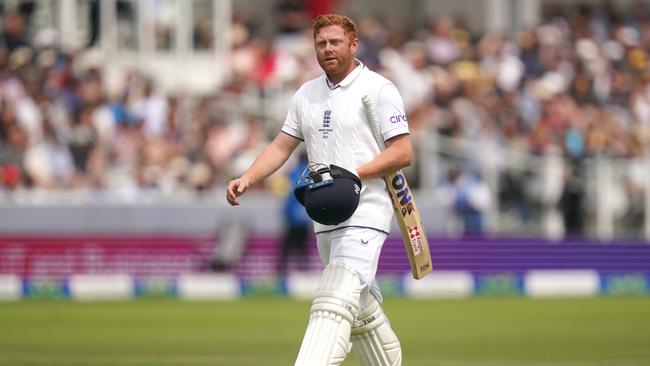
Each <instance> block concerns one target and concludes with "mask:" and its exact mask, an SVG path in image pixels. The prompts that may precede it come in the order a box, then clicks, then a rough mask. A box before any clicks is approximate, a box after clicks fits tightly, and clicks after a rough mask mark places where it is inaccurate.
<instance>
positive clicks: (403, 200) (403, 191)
mask: <svg viewBox="0 0 650 366" xmlns="http://www.w3.org/2000/svg"><path fill="white" fill-rule="evenodd" d="M390 184H391V186H393V189H394V190H395V195H396V196H397V200H398V201H399V206H400V211H401V212H402V216H406V215H410V214H411V212H413V202H412V201H413V198H412V197H411V192H410V191H409V187H408V186H407V185H406V179H405V178H404V175H402V172H398V173H397V174H395V176H394V177H393V180H392V181H391V182H390Z"/></svg>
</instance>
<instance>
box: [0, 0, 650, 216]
mask: <svg viewBox="0 0 650 366" xmlns="http://www.w3.org/2000/svg"><path fill="white" fill-rule="evenodd" d="M301 4H303V2H296V1H282V2H280V3H279V5H278V6H277V8H276V9H275V13H274V15H275V19H276V20H277V22H276V31H275V32H273V34H272V36H271V37H269V36H268V35H265V34H258V33H257V32H256V30H257V27H256V24H257V23H256V21H255V20H256V19H255V18H251V17H250V16H249V17H248V18H247V17H243V16H240V15H238V14H235V15H234V17H233V21H232V25H231V34H232V39H231V44H232V52H231V67H232V70H230V71H229V72H228V73H227V74H228V75H229V78H228V80H226V83H225V84H224V85H223V87H222V88H220V90H215V91H214V93H213V94H212V95H206V96H203V97H197V96H189V95H179V94H167V93H165V92H164V91H163V90H161V89H160V88H158V87H157V86H156V83H155V81H154V80H153V79H150V78H149V77H148V76H146V75H145V74H143V73H140V72H137V71H133V72H132V73H129V74H128V75H127V77H126V79H125V80H124V82H123V84H122V85H123V87H122V88H121V90H120V91H119V92H118V93H112V94H109V93H108V92H107V88H106V83H105V80H104V79H103V78H104V74H103V73H102V69H101V65H98V66H97V67H87V68H82V69H80V68H79V67H77V65H76V63H75V62H76V60H77V54H76V53H64V52H62V51H61V49H59V48H58V47H57V45H56V43H55V42H49V43H48V42H43V40H42V39H41V38H43V37H41V38H39V37H37V35H38V34H39V33H38V32H34V30H30V29H28V27H27V26H26V22H25V19H24V18H23V17H22V16H21V14H20V13H8V14H5V19H4V22H3V24H4V28H3V29H2V32H1V34H0V189H2V190H15V189H26V188H27V189H28V188H84V189H95V188H96V189H122V190H124V189H127V190H128V191H130V192H137V190H138V189H140V188H154V189H159V190H161V191H164V192H176V191H177V190H179V189H189V190H201V189H209V188H211V187H216V186H220V185H222V184H223V183H224V182H226V181H227V180H228V179H229V178H230V177H232V176H233V175H236V174H237V173H238V172H239V171H240V170H241V169H242V167H244V166H246V165H247V164H248V163H249V162H250V160H251V159H252V158H254V156H255V155H256V153H257V152H258V151H259V149H260V148H261V147H262V146H264V144H265V143H266V142H267V140H268V139H269V137H270V135H272V134H269V133H268V131H269V130H270V131H275V130H277V129H275V128H270V129H269V128H268V123H269V122H268V121H267V120H265V119H264V118H262V117H261V116H259V115H255V114H246V113H240V114H238V115H235V116H233V115H232V114H229V115H228V118H225V117H224V113H220V110H219V108H218V107H217V105H219V101H220V98H221V97H222V96H223V95H226V94H227V95H229V96H232V95H245V94H246V95H253V96H256V97H269V98H272V97H276V98H277V97H278V96H282V97H286V96H288V95H291V92H292V91H293V90H295V88H296V87H297V86H298V85H300V84H301V83H302V82H304V81H306V80H308V79H310V78H313V77H315V76H316V75H318V74H319V72H320V70H319V68H318V65H317V63H316V61H315V58H314V55H313V45H312V34H311V28H310V20H311V19H310V18H311V17H312V16H313V15H312V14H311V12H310V11H311V10H313V9H310V8H306V7H303V6H302V5H301ZM260 16H262V15H260ZM357 21H358V27H359V30H360V35H359V36H360V39H361V48H360V52H359V55H358V56H359V59H360V60H361V61H363V62H364V63H365V64H366V65H368V66H369V67H370V68H371V69H374V70H376V71H378V72H380V73H382V74H384V75H385V76H387V77H388V78H390V79H391V80H393V81H394V82H395V84H396V85H397V87H398V88H399V90H400V91H401V93H402V96H403V98H404V101H405V105H406V109H407V113H408V119H409V123H410V128H411V130H412V133H413V135H414V136H415V137H416V138H417V137H418V136H422V135H427V134H432V133H434V134H436V133H437V134H439V135H441V136H446V137H449V138H451V139H463V140H467V141H472V142H476V143H475V144H473V145H474V146H476V147H477V150H478V151H477V156H481V157H482V160H481V161H480V163H479V165H480V164H491V165H493V167H494V169H497V170H498V171H499V172H500V176H501V177H502V180H503V184H502V185H501V186H502V187H509V188H507V189H505V190H504V191H503V192H501V193H502V194H501V195H500V199H501V200H502V201H503V202H501V203H502V207H505V206H507V205H508V204H511V206H512V207H521V206H520V205H519V204H518V203H517V200H519V199H521V197H517V194H519V193H521V191H522V190H523V191H525V189H523V188H522V187H521V186H518V185H517V184H519V183H517V182H518V180H519V179H520V178H521V177H519V176H517V174H515V173H513V172H511V171H509V170H508V169H507V167H506V164H505V162H504V161H503V157H502V156H500V155H499V153H498V151H497V150H494V149H492V150H490V147H494V146H510V147H512V148H515V149H518V150H520V151H523V152H527V153H529V154H533V155H543V154H545V153H547V152H555V153H559V154H561V155H562V156H564V157H565V158H566V161H569V162H571V164H572V165H573V169H572V170H571V171H572V172H576V171H580V169H581V168H580V162H581V161H583V160H584V158H586V157H596V156H607V157H613V158H624V159H631V160H630V161H632V160H634V159H638V158H640V157H642V156H643V154H644V153H645V150H646V149H647V147H648V146H649V144H650V53H649V52H650V7H649V6H648V5H647V4H645V3H644V2H641V1H639V2H635V3H634V4H633V5H631V6H629V7H626V8H623V9H620V8H615V7H614V6H613V5H611V4H609V3H608V2H604V3H602V4H599V5H598V6H588V5H581V6H558V7H555V8H544V16H543V20H542V22H541V24H539V25H536V26H534V27H530V28H524V29H519V30H517V31H516V32H514V33H512V34H507V35H503V34H496V33H491V32H484V33H480V34H474V33H472V32H471V31H470V30H469V27H468V26H467V25H466V24H464V21H463V19H462V17H458V18H451V17H432V18H431V20H430V21H429V22H427V23H426V24H425V25H424V26H420V27H414V28H412V29H410V28H408V27H406V26H404V25H402V26H401V27H400V28H399V29H396V28H391V27H390V26H388V25H387V24H386V22H384V21H382V19H381V18H380V17H371V16H368V17H366V18H361V19H357ZM80 52H83V50H81V51H80ZM107 62H110V61H109V60H107ZM281 118H282V117H280V120H276V121H274V122H273V123H276V124H278V126H279V123H281ZM265 127H266V128H265ZM474 165H476V164H474ZM454 166H455V165H454ZM631 166H632V167H634V166H635V165H634V164H631ZM443 167H444V166H443ZM466 168H467V169H470V170H471V169H475V168H476V166H472V164H469V165H467V166H466ZM440 169H441V168H439V169H438V170H440ZM445 175H446V173H445V172H444V171H440V172H438V176H439V177H444V176H445ZM566 176H567V177H568V176H571V174H566ZM643 179H644V173H643V168H636V170H634V171H632V172H631V174H629V179H627V180H626V182H625V184H627V186H626V187H627V188H628V189H630V190H631V192H640V191H642V182H643ZM518 192H519V193H518ZM521 194H524V195H525V192H524V193H521ZM560 203H561V202H558V204H560ZM522 215H525V213H522Z"/></svg>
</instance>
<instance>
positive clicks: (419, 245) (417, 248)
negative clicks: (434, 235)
mask: <svg viewBox="0 0 650 366" xmlns="http://www.w3.org/2000/svg"><path fill="white" fill-rule="evenodd" d="M407 230H408V234H409V240H410V241H411V247H412V248H413V255H416V256H417V255H419V254H420V253H422V251H424V241H423V240H422V234H421V232H422V230H420V228H419V227H418V226H417V225H415V226H409V227H407Z"/></svg>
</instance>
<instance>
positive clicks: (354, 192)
mask: <svg viewBox="0 0 650 366" xmlns="http://www.w3.org/2000/svg"><path fill="white" fill-rule="evenodd" d="M360 193H361V180H360V179H359V177H357V176H356V175H355V174H354V173H352V172H350V171H348V170H346V169H343V168H341V167H339V166H336V165H334V164H332V165H329V166H327V165H324V164H318V163H309V164H308V165H307V168H306V169H305V170H304V171H303V173H302V174H301V176H300V178H299V179H298V182H297V183H296V189H295V190H294V194H295V195H296V198H297V199H298V201H299V202H300V203H301V204H302V205H303V206H305V209H306V210H307V215H309V217H311V219H312V220H314V221H316V222H318V223H321V224H323V225H338V224H340V223H342V222H343V221H345V220H347V219H349V218H350V217H351V216H352V214H354V211H356V209H357V206H359V195H360Z"/></svg>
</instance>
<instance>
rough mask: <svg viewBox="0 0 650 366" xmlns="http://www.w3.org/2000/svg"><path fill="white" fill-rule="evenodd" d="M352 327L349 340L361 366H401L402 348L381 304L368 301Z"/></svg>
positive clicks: (372, 300)
mask: <svg viewBox="0 0 650 366" xmlns="http://www.w3.org/2000/svg"><path fill="white" fill-rule="evenodd" d="M368 303H369V304H368V306H367V307H366V308H365V309H363V310H362V311H361V312H360V313H359V315H358V316H357V319H356V320H355V321H354V323H353V326H352V332H351V335H350V340H351V341H352V347H353V349H354V352H355V353H356V354H357V357H358V359H359V362H360V363H361V365H362V366H401V365H402V347H401V345H400V343H399V339H397V336H396V335H395V332H393V329H392V328H391V326H390V322H389V321H388V318H387V317H386V315H385V314H384V311H383V310H382V308H381V304H380V303H379V302H378V301H377V300H376V299H375V298H374V297H373V296H370V298H369V299H368Z"/></svg>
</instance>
